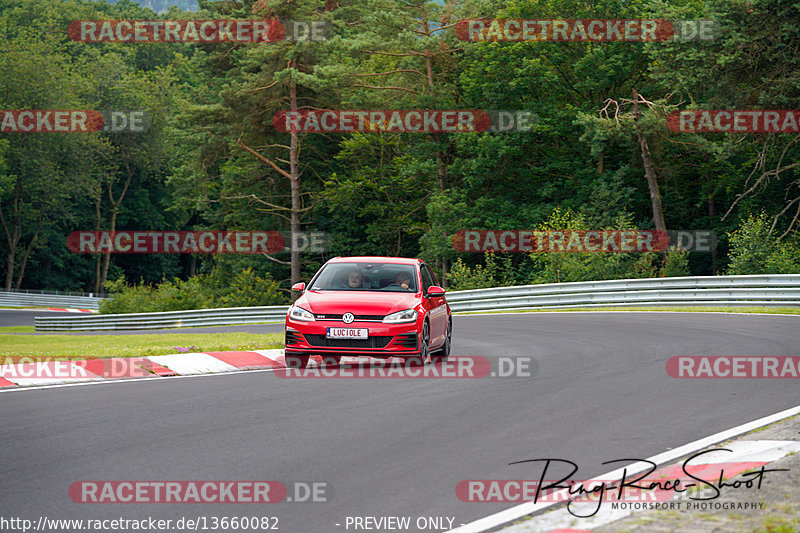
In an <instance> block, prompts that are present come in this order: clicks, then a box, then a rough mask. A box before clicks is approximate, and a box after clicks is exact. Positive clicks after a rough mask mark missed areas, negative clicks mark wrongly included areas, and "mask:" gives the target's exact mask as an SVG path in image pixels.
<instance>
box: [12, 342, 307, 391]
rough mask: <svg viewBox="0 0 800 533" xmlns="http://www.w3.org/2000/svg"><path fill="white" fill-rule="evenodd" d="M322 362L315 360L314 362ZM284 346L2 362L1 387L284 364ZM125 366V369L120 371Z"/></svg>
mask: <svg viewBox="0 0 800 533" xmlns="http://www.w3.org/2000/svg"><path fill="white" fill-rule="evenodd" d="M317 364H321V360H312V361H310V362H309V365H310V366H314V365H317ZM285 366H286V364H285V360H284V356H283V350H254V351H249V352H209V353H179V354H170V355H153V356H149V357H137V358H121V357H115V358H106V359H91V360H86V361H46V362H35V363H15V364H6V365H0V389H7V388H8V389H13V388H19V387H35V386H46V385H65V384H72V383H87V382H93V381H98V382H102V381H111V380H119V379H131V378H147V377H149V378H153V377H166V376H188V375H197V374H216V373H220V372H236V371H239V370H259V369H275V368H284V367H285ZM120 369H121V371H120Z"/></svg>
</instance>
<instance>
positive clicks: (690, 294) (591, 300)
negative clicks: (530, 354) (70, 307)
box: [36, 274, 800, 331]
mask: <svg viewBox="0 0 800 533" xmlns="http://www.w3.org/2000/svg"><path fill="white" fill-rule="evenodd" d="M447 301H448V302H449V303H450V307H451V308H452V310H453V311H454V312H468V311H501V310H517V309H543V308H552V309H558V308H570V307H608V306H662V305H703V306H800V275H796V274H774V275H764V276H706V277H703V276H698V277H684V278H655V279H623V280H609V281H579V282H574V283H550V284H543V285H523V286H516V287H499V288H492V289H474V290H469V291H457V292H448V293H447ZM287 309H288V307H287V306H272V307H235V308H223V309H202V310H198V311H171V312H164V313H136V314H124V315H94V316H75V317H63V318H62V317H58V318H51V317H46V318H45V317H37V318H36V330H37V331H76V330H111V329H159V328H177V327H186V326H221V325H231V324H255V323H260V322H270V321H282V320H283V318H284V316H285V314H286V310H287Z"/></svg>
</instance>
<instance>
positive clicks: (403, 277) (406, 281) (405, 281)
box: [394, 272, 411, 291]
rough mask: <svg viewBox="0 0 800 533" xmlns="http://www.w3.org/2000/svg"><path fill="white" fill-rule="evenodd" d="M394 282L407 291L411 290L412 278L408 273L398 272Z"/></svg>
mask: <svg viewBox="0 0 800 533" xmlns="http://www.w3.org/2000/svg"><path fill="white" fill-rule="evenodd" d="M394 282H395V284H397V285H400V286H401V287H402V288H404V289H405V290H407V291H410V290H411V276H410V275H409V274H408V272H398V273H397V275H395V277H394Z"/></svg>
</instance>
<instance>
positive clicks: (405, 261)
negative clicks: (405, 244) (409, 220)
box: [328, 256, 422, 265]
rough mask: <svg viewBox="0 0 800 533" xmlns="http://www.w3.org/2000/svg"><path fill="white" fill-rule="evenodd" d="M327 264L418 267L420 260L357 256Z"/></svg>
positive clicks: (338, 259) (341, 258) (332, 260)
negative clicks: (381, 264)
mask: <svg viewBox="0 0 800 533" xmlns="http://www.w3.org/2000/svg"><path fill="white" fill-rule="evenodd" d="M328 262H329V263H391V264H395V265H418V264H420V263H422V259H412V258H410V257H380V256H359V257H335V258H333V259H331V260H330V261H328Z"/></svg>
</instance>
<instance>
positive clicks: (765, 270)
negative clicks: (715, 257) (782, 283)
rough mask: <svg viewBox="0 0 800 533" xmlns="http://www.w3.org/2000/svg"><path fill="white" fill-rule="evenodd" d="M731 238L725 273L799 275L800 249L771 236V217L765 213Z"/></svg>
mask: <svg viewBox="0 0 800 533" xmlns="http://www.w3.org/2000/svg"><path fill="white" fill-rule="evenodd" d="M728 236H729V238H730V247H731V250H730V263H729V265H728V269H727V271H726V272H725V273H726V274H728V275H739V274H800V247H798V245H797V242H786V241H779V240H778V239H777V238H776V237H775V236H773V235H770V221H769V217H767V216H766V215H765V214H764V213H761V214H759V215H757V216H753V215H750V216H749V217H748V218H747V220H746V221H744V222H743V223H742V225H741V226H740V227H739V229H737V230H736V231H734V232H733V233H731V234H729V235H728Z"/></svg>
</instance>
